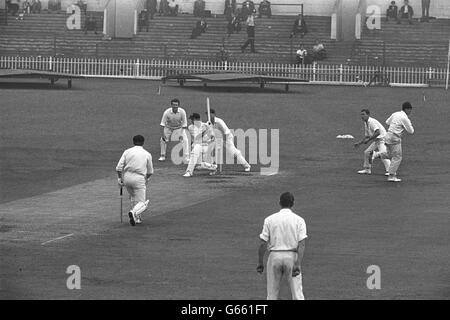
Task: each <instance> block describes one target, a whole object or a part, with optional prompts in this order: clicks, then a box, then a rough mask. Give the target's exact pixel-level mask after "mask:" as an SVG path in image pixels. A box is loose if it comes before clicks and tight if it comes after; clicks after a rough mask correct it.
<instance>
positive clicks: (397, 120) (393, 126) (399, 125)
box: [386, 110, 414, 137]
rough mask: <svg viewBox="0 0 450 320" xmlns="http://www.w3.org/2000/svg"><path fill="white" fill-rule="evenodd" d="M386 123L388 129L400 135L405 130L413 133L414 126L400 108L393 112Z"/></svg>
mask: <svg viewBox="0 0 450 320" xmlns="http://www.w3.org/2000/svg"><path fill="white" fill-rule="evenodd" d="M386 124H387V125H388V126H389V129H388V131H389V132H391V133H393V134H395V135H396V136H399V137H401V136H402V135H403V133H404V131H405V130H406V132H408V133H410V134H413V133H414V128H413V126H412V124H411V120H409V118H408V115H407V114H406V113H405V112H404V111H403V110H402V111H398V112H394V113H393V114H392V115H391V116H390V117H389V118H388V119H387V120H386Z"/></svg>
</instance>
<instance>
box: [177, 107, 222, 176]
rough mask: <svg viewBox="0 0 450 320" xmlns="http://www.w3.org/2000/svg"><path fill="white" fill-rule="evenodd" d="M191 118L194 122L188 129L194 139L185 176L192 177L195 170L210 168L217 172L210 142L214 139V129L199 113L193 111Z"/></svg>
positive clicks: (209, 169)
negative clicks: (213, 162)
mask: <svg viewBox="0 0 450 320" xmlns="http://www.w3.org/2000/svg"><path fill="white" fill-rule="evenodd" d="M189 119H191V121H192V124H191V125H190V126H189V127H188V131H189V133H190V135H191V139H192V150H191V155H190V158H189V164H188V167H187V169H186V173H185V174H184V175H183V177H192V176H193V175H194V170H195V169H197V170H202V169H203V170H208V171H211V172H215V171H216V170H217V165H215V164H212V163H210V160H212V159H211V156H210V155H211V152H209V151H210V150H211V149H210V142H211V141H214V131H213V129H212V127H211V126H209V125H208V124H206V123H203V122H202V121H201V118H200V115H199V114H198V113H193V114H192V115H191V116H190V117H189Z"/></svg>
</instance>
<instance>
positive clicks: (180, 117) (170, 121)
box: [158, 99, 189, 162]
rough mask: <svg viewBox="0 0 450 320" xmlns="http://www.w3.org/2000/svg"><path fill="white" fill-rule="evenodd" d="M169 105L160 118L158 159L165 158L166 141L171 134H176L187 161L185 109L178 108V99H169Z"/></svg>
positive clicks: (163, 159) (169, 138)
mask: <svg viewBox="0 0 450 320" xmlns="http://www.w3.org/2000/svg"><path fill="white" fill-rule="evenodd" d="M170 105H171V107H170V108H168V109H166V110H165V111H164V114H163V116H162V119H161V123H160V125H161V139H160V146H161V156H160V157H159V159H158V161H165V160H166V150H167V142H169V141H170V140H171V138H172V135H175V136H178V137H179V140H180V141H182V143H183V153H184V161H185V162H188V161H189V142H188V138H187V134H186V131H185V130H186V128H187V119H186V111H184V109H183V108H180V100H178V99H172V101H170Z"/></svg>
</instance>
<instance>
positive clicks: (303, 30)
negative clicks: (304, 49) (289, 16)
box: [290, 13, 308, 38]
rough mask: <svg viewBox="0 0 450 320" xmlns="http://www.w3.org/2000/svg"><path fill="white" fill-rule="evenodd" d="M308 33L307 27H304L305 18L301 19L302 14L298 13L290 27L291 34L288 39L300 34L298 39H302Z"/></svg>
mask: <svg viewBox="0 0 450 320" xmlns="http://www.w3.org/2000/svg"><path fill="white" fill-rule="evenodd" d="M307 33H308V27H307V26H306V21H305V18H304V17H303V14H302V13H300V14H299V15H298V17H297V19H295V21H294V26H293V27H292V33H291V35H290V38H292V37H293V36H296V35H297V34H300V37H301V38H303V37H304V36H305V34H307Z"/></svg>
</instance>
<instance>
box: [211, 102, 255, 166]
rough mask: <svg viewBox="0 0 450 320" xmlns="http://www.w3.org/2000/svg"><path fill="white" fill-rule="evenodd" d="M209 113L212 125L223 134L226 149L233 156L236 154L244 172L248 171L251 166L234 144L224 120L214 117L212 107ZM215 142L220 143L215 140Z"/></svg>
mask: <svg viewBox="0 0 450 320" xmlns="http://www.w3.org/2000/svg"><path fill="white" fill-rule="evenodd" d="M210 113H211V123H212V125H213V126H214V129H216V130H219V131H220V132H221V133H222V135H224V136H225V139H226V140H225V147H226V150H228V151H229V152H230V153H231V154H232V155H233V156H236V158H237V162H238V163H239V164H241V165H242V166H243V167H244V171H245V172H250V169H251V166H250V164H249V163H248V162H247V161H246V160H245V158H244V156H243V155H242V153H241V151H240V150H238V149H237V148H236V147H235V146H234V136H233V134H232V133H231V131H230V129H229V128H228V126H227V125H226V123H225V121H223V120H222V119H221V118H219V117H216V111H215V110H214V109H211V110H210ZM216 143H220V142H218V141H216Z"/></svg>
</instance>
